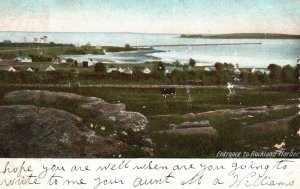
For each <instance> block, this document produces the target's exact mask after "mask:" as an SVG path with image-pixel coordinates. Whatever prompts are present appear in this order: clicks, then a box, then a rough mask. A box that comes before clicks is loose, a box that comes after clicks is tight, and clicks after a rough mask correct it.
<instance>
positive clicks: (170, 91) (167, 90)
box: [160, 87, 176, 98]
mask: <svg viewBox="0 0 300 189" xmlns="http://www.w3.org/2000/svg"><path fill="white" fill-rule="evenodd" d="M160 93H161V94H162V95H163V97H165V98H166V97H167V95H170V94H171V95H174V97H175V95H176V89H175V88H174V87H171V88H160Z"/></svg>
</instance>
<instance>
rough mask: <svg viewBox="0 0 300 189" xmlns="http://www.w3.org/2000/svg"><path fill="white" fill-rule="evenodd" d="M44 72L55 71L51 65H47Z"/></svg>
mask: <svg viewBox="0 0 300 189" xmlns="http://www.w3.org/2000/svg"><path fill="white" fill-rule="evenodd" d="M45 71H46V72H48V71H55V68H53V66H51V65H50V66H48V67H47V68H46V69H45Z"/></svg>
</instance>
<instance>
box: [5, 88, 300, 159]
mask: <svg viewBox="0 0 300 189" xmlns="http://www.w3.org/2000/svg"><path fill="white" fill-rule="evenodd" d="M20 89H40V90H50V91H60V92H72V93H76V94H80V95H84V96H95V97H99V98H102V99H104V100H105V101H107V102H110V103H119V102H121V103H124V104H126V107H127V108H126V109H127V110H129V111H136V112H140V113H142V114H144V115H145V116H146V117H147V118H148V120H149V124H148V136H149V137H150V138H152V140H153V142H154V144H155V146H154V157H173V158H178V157H215V155H216V153H217V152H218V151H252V150H261V149H262V148H264V149H266V148H267V149H268V150H269V151H274V150H275V148H274V144H277V143H280V142H281V141H282V140H283V139H284V138H286V137H287V136H288V137H287V138H288V139H286V140H287V141H290V143H288V144H287V146H290V147H294V145H295V144H298V143H299V139H297V138H296V140H295V139H292V138H290V137H289V136H290V135H288V134H289V132H291V130H293V132H294V131H296V130H297V129H300V125H299V122H295V121H294V122H295V123H293V125H291V126H290V127H291V128H290V129H283V130H281V129H280V130H276V131H274V132H271V133H267V134H266V133H264V134H259V135H257V134H255V135H254V134H251V133H249V132H248V131H247V130H245V127H246V126H248V125H252V124H255V123H260V122H264V121H270V120H276V119H282V118H285V117H288V116H292V115H296V113H297V112H298V111H299V109H297V108H291V109H288V110H277V111H272V112H270V113H269V114H267V115H255V116H253V117H247V116H246V117H245V116H238V115H236V116H228V115H221V116H213V117H209V118H206V119H205V120H207V119H208V120H209V122H210V123H211V125H212V126H213V127H214V128H215V129H217V131H218V135H217V136H210V135H176V134H167V133H158V132H157V131H163V130H167V129H168V125H169V124H172V123H175V124H176V123H182V122H185V121H201V120H204V119H200V118H183V117H182V116H183V115H184V114H187V113H199V112H206V111H210V110H217V109H227V108H229V109H238V108H245V107H253V106H271V105H278V104H282V105H284V104H293V103H296V102H297V101H295V99H298V98H299V93H297V92H296V91H284V90H280V91H279V90H277V91H276V90H275V91H274V90H237V91H236V96H234V97H233V98H231V99H230V100H229V101H228V99H227V94H228V90H227V89H223V88H219V89H189V92H188V93H187V90H186V89H176V92H177V93H176V96H175V98H174V97H173V96H168V97H167V98H164V97H163V96H162V95H161V94H160V91H159V89H133V88H131V89H129V88H122V89H121V88H95V87H92V88H90V87H87V88H84V87H78V88H67V87H59V88H55V87H51V88H45V87H38V88H37V87H35V88H33V87H26V88H24V87H1V89H0V104H1V105H6V104H14V102H13V101H10V102H9V101H6V100H3V96H4V94H5V93H7V92H10V91H14V90H20ZM30 104H33V105H37V106H43V107H55V108H59V109H63V110H66V111H69V112H72V113H74V114H76V115H79V116H81V117H83V118H84V119H85V122H86V124H87V125H89V124H90V123H94V124H98V125H104V126H106V128H107V130H106V131H105V132H103V131H101V130H100V129H98V130H97V129H96V133H97V134H99V135H109V134H111V133H113V132H114V131H115V130H117V129H116V128H115V127H114V126H113V125H112V124H110V123H108V122H103V121H102V120H97V119H95V118H94V117H92V116H90V115H89V114H87V113H86V112H83V111H82V110H81V109H80V108H78V103H76V102H66V101H64V102H58V103H54V104H47V103H35V102H31V103H30ZM94 129H95V128H94ZM138 142H139V141H135V143H138ZM126 157H140V154H135V153H134V152H132V153H130V154H126Z"/></svg>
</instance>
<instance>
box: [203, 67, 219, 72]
mask: <svg viewBox="0 0 300 189" xmlns="http://www.w3.org/2000/svg"><path fill="white" fill-rule="evenodd" d="M204 71H206V72H215V71H217V69H216V68H215V67H205V68H204Z"/></svg>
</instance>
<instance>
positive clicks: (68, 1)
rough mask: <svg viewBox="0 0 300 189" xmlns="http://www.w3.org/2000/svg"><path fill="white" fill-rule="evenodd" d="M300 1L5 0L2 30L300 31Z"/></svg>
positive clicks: (2, 1)
mask: <svg viewBox="0 0 300 189" xmlns="http://www.w3.org/2000/svg"><path fill="white" fill-rule="evenodd" d="M299 23H300V0H0V31H40V32H137V33H186V34H200V33H201V34H218V33H254V32H257V33H264V32H267V33H287V34H300V24H299Z"/></svg>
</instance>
